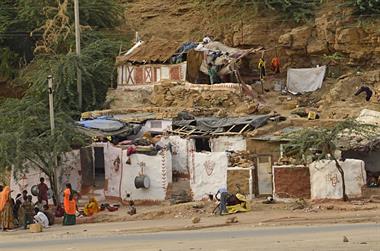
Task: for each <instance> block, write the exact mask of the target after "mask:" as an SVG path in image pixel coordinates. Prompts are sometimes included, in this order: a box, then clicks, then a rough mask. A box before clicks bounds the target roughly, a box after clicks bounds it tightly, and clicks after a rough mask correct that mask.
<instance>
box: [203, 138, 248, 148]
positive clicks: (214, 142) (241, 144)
mask: <svg viewBox="0 0 380 251" xmlns="http://www.w3.org/2000/svg"><path fill="white" fill-rule="evenodd" d="M210 145H211V151H212V152H225V151H245V150H247V142H246V140H245V138H244V137H243V136H220V137H216V138H211V139H210Z"/></svg>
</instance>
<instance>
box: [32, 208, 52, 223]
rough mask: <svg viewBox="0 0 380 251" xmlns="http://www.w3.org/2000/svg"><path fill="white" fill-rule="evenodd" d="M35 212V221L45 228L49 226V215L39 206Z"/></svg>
mask: <svg viewBox="0 0 380 251" xmlns="http://www.w3.org/2000/svg"><path fill="white" fill-rule="evenodd" d="M34 212H35V213H36V215H35V216H34V222H35V223H38V224H40V225H41V226H42V227H43V228H48V227H49V219H48V217H47V216H46V215H45V214H44V213H43V212H41V211H40V209H38V208H37V207H36V208H34Z"/></svg>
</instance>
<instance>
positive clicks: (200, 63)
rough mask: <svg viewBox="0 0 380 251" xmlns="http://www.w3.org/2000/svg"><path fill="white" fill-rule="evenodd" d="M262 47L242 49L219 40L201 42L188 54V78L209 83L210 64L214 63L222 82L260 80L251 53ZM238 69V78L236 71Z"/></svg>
mask: <svg viewBox="0 0 380 251" xmlns="http://www.w3.org/2000/svg"><path fill="white" fill-rule="evenodd" d="M261 49H262V48H261V47H260V48H257V49H248V50H242V49H238V48H233V47H229V46H227V45H224V44H223V43H221V42H218V41H211V42H209V43H206V44H204V43H201V44H199V45H198V47H196V48H195V49H194V50H191V51H190V52H189V53H188V55H187V60H188V67H187V76H186V79H187V80H188V81H189V82H191V83H196V84H204V83H209V76H208V69H209V66H208V64H210V63H212V64H213V65H215V66H216V68H217V69H218V76H219V78H220V80H221V82H222V83H223V82H229V83H236V82H240V81H241V80H243V81H244V82H247V83H252V82H254V81H256V80H259V74H258V71H257V69H256V67H252V65H251V58H250V55H251V54H253V53H256V52H258V51H260V50H261ZM236 70H238V74H239V77H241V78H242V79H237V77H236V74H235V71H236Z"/></svg>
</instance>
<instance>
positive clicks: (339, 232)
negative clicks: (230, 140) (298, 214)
mask: <svg viewBox="0 0 380 251" xmlns="http://www.w3.org/2000/svg"><path fill="white" fill-rule="evenodd" d="M115 225H118V224H117V223H108V224H102V225H101V229H98V233H99V235H94V234H93V233H92V232H88V234H87V235H86V236H78V235H75V236H74V235H70V233H67V234H63V235H62V234H61V235H60V236H59V238H56V239H54V238H49V239H37V238H36V237H37V236H38V235H34V236H33V237H34V238H29V239H21V240H20V239H18V240H17V242H16V241H10V240H6V241H3V239H0V245H1V250H41V249H46V250H91V251H93V250H145V251H148V250H149V251H150V250H152V251H153V250H154V251H158V250H162V251H163V250H379V244H380V241H379V239H378V236H379V233H380V225H379V224H343V225H323V226H312V227H309V226H297V227H260V228H255V227H248V226H244V227H241V226H231V227H228V228H218V229H208V230H197V231H190V232H189V231H180V232H161V233H150V234H126V233H124V232H116V233H115V232H114V231H112V230H113V229H114V228H115ZM74 228H75V227H74ZM53 231H54V230H53ZM343 236H346V237H347V240H348V241H347V242H344V241H343Z"/></svg>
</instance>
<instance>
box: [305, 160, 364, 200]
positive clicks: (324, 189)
mask: <svg viewBox="0 0 380 251" xmlns="http://www.w3.org/2000/svg"><path fill="white" fill-rule="evenodd" d="M339 163H340V164H341V166H342V168H343V170H344V178H345V182H346V194H347V196H348V197H349V198H357V197H361V196H362V191H361V188H362V186H363V185H365V183H366V172H365V169H364V162H363V161H362V160H356V159H346V160H345V161H340V162H339ZM309 169H310V183H311V199H341V198H342V197H343V192H342V178H341V175H340V173H339V171H338V170H337V168H336V167H335V163H334V161H329V160H321V161H318V162H313V163H311V164H310V166H309Z"/></svg>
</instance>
